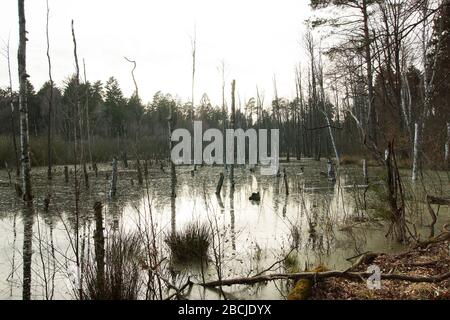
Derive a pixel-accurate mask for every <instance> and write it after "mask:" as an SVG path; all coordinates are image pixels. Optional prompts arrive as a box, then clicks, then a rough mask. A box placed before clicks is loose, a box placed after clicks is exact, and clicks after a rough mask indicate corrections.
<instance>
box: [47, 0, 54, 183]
mask: <svg viewBox="0 0 450 320" xmlns="http://www.w3.org/2000/svg"><path fill="white" fill-rule="evenodd" d="M49 16H50V8H49V5H48V0H47V23H46V26H45V34H46V37H47V61H48V78H49V81H50V93H49V97H48V133H47V158H48V159H47V161H48V170H47V178H48V179H49V180H51V179H52V164H53V153H52V109H53V78H52V62H51V59H50V37H49V32H48V29H49V26H48V24H49Z"/></svg>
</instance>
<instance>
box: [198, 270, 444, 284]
mask: <svg viewBox="0 0 450 320" xmlns="http://www.w3.org/2000/svg"><path fill="white" fill-rule="evenodd" d="M372 275H373V273H371V272H345V271H325V272H300V273H275V274H268V275H260V276H255V277H249V278H234V279H225V280H221V281H219V280H217V281H211V282H206V283H204V284H203V283H199V285H201V286H204V287H218V286H233V285H253V284H256V283H261V282H269V281H276V280H295V281H298V280H299V279H310V280H323V279H328V278H345V279H349V280H357V281H362V280H365V279H367V278H369V277H370V276H372ZM447 279H450V272H446V273H444V274H440V275H436V276H429V277H425V276H411V275H407V274H392V273H386V274H381V280H396V281H408V282H415V283H421V282H426V283H439V282H442V281H445V280H447Z"/></svg>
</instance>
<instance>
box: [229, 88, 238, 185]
mask: <svg viewBox="0 0 450 320" xmlns="http://www.w3.org/2000/svg"><path fill="white" fill-rule="evenodd" d="M235 90H236V80H233V82H232V83H231V127H232V129H233V130H236V100H235ZM233 146H234V144H233ZM234 151H235V148H234V147H233V150H227V152H232V154H233V161H232V162H233V163H230V183H231V188H232V189H233V190H234V159H235V152H234Z"/></svg>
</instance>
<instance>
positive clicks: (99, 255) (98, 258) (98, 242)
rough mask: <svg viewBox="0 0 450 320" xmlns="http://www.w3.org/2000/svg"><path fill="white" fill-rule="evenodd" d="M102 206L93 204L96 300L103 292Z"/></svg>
mask: <svg viewBox="0 0 450 320" xmlns="http://www.w3.org/2000/svg"><path fill="white" fill-rule="evenodd" d="M102 209H103V205H102V203H101V202H96V203H95V204H94V210H95V234H94V242H95V262H96V265H97V290H98V296H97V299H102V298H103V297H104V292H105V236H104V234H103V214H102Z"/></svg>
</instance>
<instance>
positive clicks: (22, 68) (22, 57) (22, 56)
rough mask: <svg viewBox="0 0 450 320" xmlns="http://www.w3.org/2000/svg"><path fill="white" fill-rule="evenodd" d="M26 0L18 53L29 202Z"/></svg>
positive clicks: (27, 197) (21, 9)
mask: <svg viewBox="0 0 450 320" xmlns="http://www.w3.org/2000/svg"><path fill="white" fill-rule="evenodd" d="M24 2H25V1H24V0H19V1H18V3H19V51H18V55H17V60H18V65H19V83H20V91H19V111H20V143H21V160H20V161H21V165H22V187H23V192H24V194H23V198H24V200H25V201H27V202H31V201H32V199H33V195H32V188H31V161H30V150H29V148H30V147H29V133H28V132H29V131H28V101H27V81H28V80H27V79H28V74H27V69H26V52H27V47H26V46H27V35H26V34H27V31H26V27H25V25H26V20H25V5H24Z"/></svg>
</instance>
